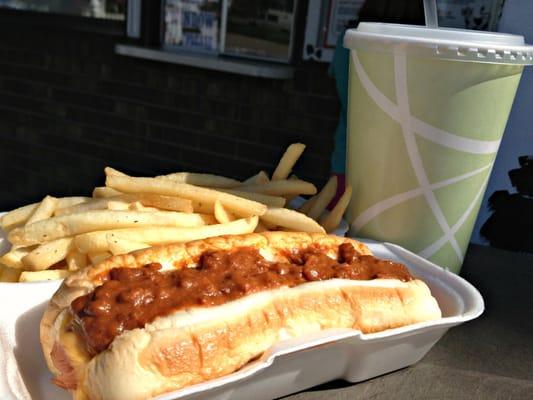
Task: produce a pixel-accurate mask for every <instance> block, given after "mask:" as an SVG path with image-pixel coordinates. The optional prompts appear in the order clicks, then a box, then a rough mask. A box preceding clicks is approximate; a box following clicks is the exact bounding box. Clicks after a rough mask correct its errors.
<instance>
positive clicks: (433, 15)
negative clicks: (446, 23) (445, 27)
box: [424, 0, 439, 28]
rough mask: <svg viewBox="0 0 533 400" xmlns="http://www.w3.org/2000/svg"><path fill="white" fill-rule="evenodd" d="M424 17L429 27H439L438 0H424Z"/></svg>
mask: <svg viewBox="0 0 533 400" xmlns="http://www.w3.org/2000/svg"><path fill="white" fill-rule="evenodd" d="M424 17H425V19H426V26H427V27H428V28H438V27H439V19H438V16H437V0H424Z"/></svg>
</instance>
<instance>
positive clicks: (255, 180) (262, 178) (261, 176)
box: [241, 171, 270, 186]
mask: <svg viewBox="0 0 533 400" xmlns="http://www.w3.org/2000/svg"><path fill="white" fill-rule="evenodd" d="M268 182H270V178H269V177H268V174H267V173H266V172H265V171H259V172H258V173H257V174H255V175H253V176H251V177H249V178H248V179H246V180H245V181H243V182H242V183H241V186H246V185H263V184H265V183H268Z"/></svg>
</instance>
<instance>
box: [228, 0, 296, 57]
mask: <svg viewBox="0 0 533 400" xmlns="http://www.w3.org/2000/svg"><path fill="white" fill-rule="evenodd" d="M295 2H296V1H295V0H263V1H249V0H231V1H228V10H227V25H226V32H225V41H224V52H225V53H227V54H232V55H239V56H244V57H251V58H261V59H270V60H278V61H285V62H287V61H289V59H290V53H291V45H292V35H293V29H294V7H295Z"/></svg>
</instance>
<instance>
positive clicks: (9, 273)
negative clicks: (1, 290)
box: [0, 264, 20, 282]
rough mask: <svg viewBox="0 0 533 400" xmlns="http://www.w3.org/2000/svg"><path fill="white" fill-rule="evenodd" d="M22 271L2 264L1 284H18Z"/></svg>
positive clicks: (0, 269) (0, 265) (0, 272)
mask: <svg viewBox="0 0 533 400" xmlns="http://www.w3.org/2000/svg"><path fill="white" fill-rule="evenodd" d="M19 276H20V270H19V269H15V268H10V267H8V266H6V265H2V264H0V282H18V281H19Z"/></svg>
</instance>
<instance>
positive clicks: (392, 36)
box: [344, 22, 533, 65]
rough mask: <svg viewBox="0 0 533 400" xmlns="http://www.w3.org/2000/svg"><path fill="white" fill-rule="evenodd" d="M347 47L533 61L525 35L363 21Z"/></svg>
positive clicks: (461, 58)
mask: <svg viewBox="0 0 533 400" xmlns="http://www.w3.org/2000/svg"><path fill="white" fill-rule="evenodd" d="M344 47H346V48H348V49H368V50H372V51H391V47H392V48H394V49H395V50H398V49H401V50H404V51H406V52H408V53H416V54H419V55H426V56H431V57H438V58H444V59H450V60H459V61H475V62H489V63H497V64H520V65H531V64H533V46H529V45H526V44H525V43H524V37H523V36H520V35H510V34H507V33H495V32H482V31H472V30H466V29H452V28H438V29H433V28H427V27H425V26H417V25H400V24H384V23H370V22H361V23H360V24H359V26H358V27H357V29H349V30H348V31H347V32H346V34H345V35H344Z"/></svg>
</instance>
